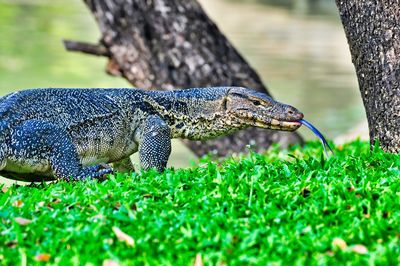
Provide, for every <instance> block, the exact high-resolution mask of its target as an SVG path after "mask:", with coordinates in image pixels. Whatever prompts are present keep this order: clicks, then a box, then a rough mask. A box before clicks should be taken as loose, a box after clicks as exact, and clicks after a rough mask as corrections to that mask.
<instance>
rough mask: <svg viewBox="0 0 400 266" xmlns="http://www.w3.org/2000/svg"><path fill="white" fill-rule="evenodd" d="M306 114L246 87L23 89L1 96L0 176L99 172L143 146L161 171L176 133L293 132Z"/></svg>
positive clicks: (194, 136)
mask: <svg viewBox="0 0 400 266" xmlns="http://www.w3.org/2000/svg"><path fill="white" fill-rule="evenodd" d="M302 117H303V115H302V114H301V113H300V112H299V111H298V110H297V109H295V108H294V107H291V106H289V105H285V104H281V103H279V102H276V101H274V100H272V99H271V98H270V97H268V96H267V95H265V94H262V93H259V92H256V91H254V90H250V89H245V88H240V87H217V88H198V89H196V88H195V89H187V90H178V91H169V92H162V91H143V90H138V89H130V88H127V89H62V88H60V89H56V88H54V89H53V88H51V89H30V90H23V91H19V92H15V93H12V94H9V95H7V96H4V97H2V98H1V99H0V175H2V176H5V177H8V178H12V179H17V180H25V181H40V180H54V179H60V178H63V179H66V180H69V179H70V178H73V179H84V178H87V177H89V178H96V177H100V176H103V175H105V174H107V173H110V172H111V171H112V169H111V168H110V167H107V166H106V165H105V164H107V163H114V162H117V163H118V162H120V161H124V160H125V161H126V160H127V159H128V160H129V156H130V155H131V154H133V153H135V152H137V151H139V157H140V163H141V166H142V167H143V168H144V169H150V168H156V169H157V170H159V171H162V170H163V169H164V168H165V167H166V164H167V161H168V157H169V155H170V152H171V139H172V138H186V139H191V140H205V139H211V138H215V137H218V136H221V135H226V134H229V133H232V132H234V131H236V130H240V129H244V128H247V127H250V126H255V127H261V128H270V129H276V130H289V131H293V130H296V129H297V128H298V127H300V125H301V124H300V123H299V122H298V121H299V120H300V119H301V118H302Z"/></svg>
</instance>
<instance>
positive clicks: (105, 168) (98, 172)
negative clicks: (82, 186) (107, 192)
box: [75, 163, 114, 180]
mask: <svg viewBox="0 0 400 266" xmlns="http://www.w3.org/2000/svg"><path fill="white" fill-rule="evenodd" d="M113 172H114V169H112V168H111V167H110V166H109V165H107V164H105V163H100V164H96V165H92V166H87V167H85V168H83V170H82V171H81V173H80V174H79V175H78V176H77V177H76V178H75V180H85V179H88V178H89V179H103V178H105V176H106V175H108V174H111V173H113Z"/></svg>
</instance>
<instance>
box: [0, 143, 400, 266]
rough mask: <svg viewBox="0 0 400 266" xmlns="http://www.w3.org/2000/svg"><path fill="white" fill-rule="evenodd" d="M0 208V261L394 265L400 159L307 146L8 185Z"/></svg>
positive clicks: (357, 148)
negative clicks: (188, 165)
mask: <svg viewBox="0 0 400 266" xmlns="http://www.w3.org/2000/svg"><path fill="white" fill-rule="evenodd" d="M5 190H6V189H4V188H3V191H5ZM0 206H1V207H0V208H1V209H0V219H1V220H2V223H1V224H0V263H1V264H7V265H18V264H24V263H25V262H27V263H28V265H31V264H35V263H37V264H44V263H45V262H38V261H37V260H44V261H46V260H47V259H49V260H48V261H47V263H48V264H64V265H67V264H68V265H69V264H94V265H101V264H102V263H103V261H104V260H107V259H111V260H113V261H116V262H119V263H120V264H121V265H132V264H151V265H153V264H170V265H192V264H193V263H194V260H195V257H196V254H200V256H201V259H202V261H203V263H204V264H205V265H210V264H211V265H248V264H260V265H265V264H266V263H273V264H274V265H275V264H277V265H280V264H282V265H293V264H307V265H308V264H320V265H324V264H327V265H336V264H337V263H341V264H353V265H365V264H376V265H387V264H391V265H397V264H399V263H400V248H399V243H400V156H399V155H394V154H386V153H383V152H382V151H380V150H379V149H375V150H374V151H373V152H370V151H369V146H368V144H367V143H365V142H353V143H350V144H347V145H344V146H343V147H339V148H336V156H334V157H331V158H330V159H328V160H326V159H323V156H322V148H321V146H320V145H319V144H318V143H308V144H307V145H306V147H305V148H301V149H296V148H293V149H291V150H289V151H282V152H279V151H278V149H272V150H271V151H269V152H268V153H267V154H265V155H259V154H251V155H249V156H245V157H242V158H236V159H228V160H226V161H221V162H212V161H209V160H207V159H204V160H202V161H201V162H200V164H199V166H198V167H194V168H192V169H186V170H185V169H176V170H172V169H169V170H167V171H165V172H164V173H163V174H158V173H156V172H154V171H150V172H143V173H139V174H131V175H126V174H116V175H115V176H111V177H110V178H109V179H108V180H106V181H104V182H97V181H86V182H74V183H66V182H58V183H55V184H45V185H40V186H36V187H34V186H19V187H17V186H12V187H10V188H9V189H8V190H7V191H5V192H0ZM17 217H23V218H26V219H29V220H30V221H31V222H30V223H28V224H26V225H23V222H21V221H20V220H19V219H18V218H17ZM16 218H17V219H16ZM113 227H117V228H119V229H121V230H122V231H123V232H125V233H126V234H127V235H129V236H131V237H132V238H133V240H134V244H132V243H131V244H128V243H127V242H124V241H120V240H118V238H117V236H116V234H115V233H114V231H113ZM344 244H346V245H344ZM357 245H362V246H364V247H365V248H366V250H362V249H361V250H358V249H360V246H357ZM362 246H361V247H362ZM39 254H42V255H43V254H49V255H50V258H46V256H42V258H40V256H38V255H39Z"/></svg>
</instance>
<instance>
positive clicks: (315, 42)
mask: <svg viewBox="0 0 400 266" xmlns="http://www.w3.org/2000/svg"><path fill="white" fill-rule="evenodd" d="M320 2H322V3H323V4H324V5H322V6H323V7H324V9H313V8H310V6H308V4H307V3H308V1H306V0H302V1H300V0H299V1H298V2H297V1H285V2H284V3H285V4H282V3H283V2H279V1H272V3H271V1H266V0H264V1H262V0H260V1H254V0H253V1H228V0H201V1H200V3H201V4H202V5H203V7H204V8H205V10H206V11H207V13H208V14H209V15H210V16H211V18H212V19H214V21H215V22H216V23H217V24H218V26H219V27H220V29H221V30H222V31H223V32H224V33H225V34H226V35H227V37H228V38H229V39H230V40H231V42H232V43H233V44H234V46H235V47H236V48H237V49H238V50H239V51H240V52H241V53H242V55H243V56H244V57H245V58H246V59H247V60H248V62H249V63H250V64H251V65H252V66H253V67H254V68H255V69H256V70H257V71H258V73H259V74H260V76H261V77H262V78H263V80H264V81H265V83H266V84H267V85H268V87H269V88H270V92H271V93H272V95H273V96H274V97H275V98H276V99H278V100H280V101H282V102H285V103H289V104H292V105H294V106H296V107H297V108H299V109H300V110H301V111H303V112H304V114H305V117H306V119H307V120H309V121H311V122H312V123H313V124H314V125H316V126H317V127H318V128H319V129H320V130H321V131H322V132H323V133H324V134H325V135H326V137H328V138H334V137H336V136H338V135H339V134H341V133H344V132H346V131H347V130H349V129H350V128H352V127H353V126H354V125H355V124H358V123H359V122H360V121H363V120H365V115H364V110H363V107H362V103H361V99H360V95H359V92H358V90H357V82H356V78H355V74H354V69H353V66H352V64H351V59H350V54H349V52H348V47H347V43H346V40H345V36H344V33H343V29H342V27H341V24H340V21H339V18H338V15H337V12H336V10H335V7H334V6H332V5H331V4H329V3H330V1H320ZM291 3H297V4H295V5H293V4H291ZM299 3H300V4H299ZM326 3H328V4H327V5H326ZM326 6H328V7H327V8H326ZM312 7H314V6H312ZM321 10H322V11H321ZM326 11H328V12H326ZM0 34H1V35H0V95H5V94H7V93H9V92H12V91H15V90H18V89H24V88H32V87H126V86H130V85H129V84H128V83H127V82H125V81H124V80H123V79H122V78H116V77H110V76H108V75H106V74H105V73H104V68H105V64H106V59H104V58H101V57H94V56H87V55H83V54H78V53H70V52H66V51H65V50H64V48H63V46H62V43H61V40H62V39H64V38H65V39H73V40H82V41H88V42H96V41H97V40H98V39H99V36H100V35H99V32H98V28H97V25H96V24H95V22H94V19H93V18H92V16H91V14H90V13H89V12H88V11H87V9H86V7H85V6H84V4H83V1H81V0H74V1H60V0H35V1H33V0H32V1H28V0H0ZM221 85H223V84H221ZM301 133H302V134H304V135H305V136H306V137H307V138H311V136H312V135H311V134H310V133H309V132H308V131H307V130H302V131H301ZM177 143H178V142H174V148H173V149H174V153H173V155H172V158H171V160H170V162H171V165H174V166H177V167H180V166H186V165H188V164H189V161H190V160H193V159H194V156H193V155H192V154H191V153H190V152H189V151H188V150H187V149H186V148H185V147H183V146H182V145H179V144H177Z"/></svg>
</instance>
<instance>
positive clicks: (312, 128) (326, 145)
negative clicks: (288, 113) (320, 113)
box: [299, 119, 334, 157]
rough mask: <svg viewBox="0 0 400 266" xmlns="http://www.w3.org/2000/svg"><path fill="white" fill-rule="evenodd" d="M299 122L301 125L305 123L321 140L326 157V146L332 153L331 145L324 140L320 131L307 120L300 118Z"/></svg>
mask: <svg viewBox="0 0 400 266" xmlns="http://www.w3.org/2000/svg"><path fill="white" fill-rule="evenodd" d="M299 122H300V123H302V124H303V125H305V126H306V127H308V128H309V129H310V130H311V131H312V132H313V133H314V134H315V135H316V136H317V137H318V138H319V139H320V140H321V143H322V145H323V146H324V152H325V155H326V157H328V151H327V149H326V147H328V149H329V150H330V151H331V153H332V154H334V153H333V150H332V149H331V147H330V146H329V144H328V142H327V141H326V139H325V137H324V135H322V133H321V132H319V130H318V129H316V128H315V127H314V126H313V125H312V124H311V123H310V122H308V121H307V120H304V119H301V120H299Z"/></svg>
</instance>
